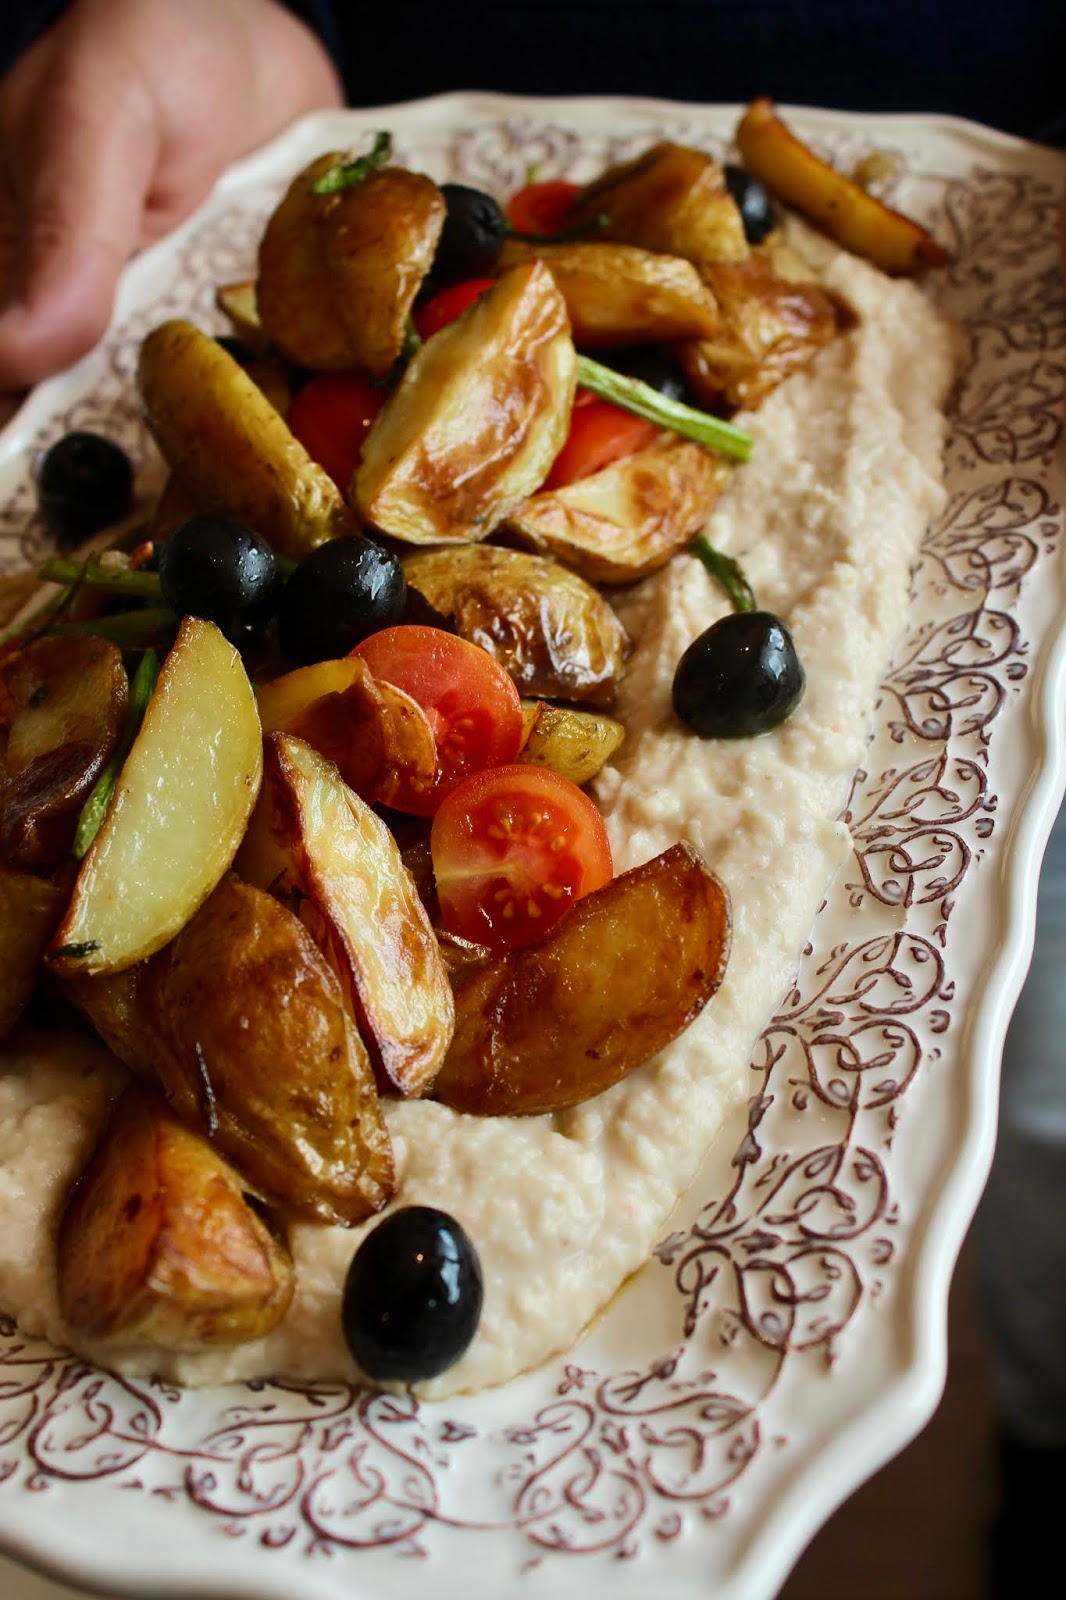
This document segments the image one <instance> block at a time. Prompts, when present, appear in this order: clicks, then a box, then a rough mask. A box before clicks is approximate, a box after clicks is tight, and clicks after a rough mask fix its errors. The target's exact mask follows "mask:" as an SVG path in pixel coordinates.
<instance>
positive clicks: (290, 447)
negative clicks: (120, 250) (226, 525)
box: [138, 320, 356, 560]
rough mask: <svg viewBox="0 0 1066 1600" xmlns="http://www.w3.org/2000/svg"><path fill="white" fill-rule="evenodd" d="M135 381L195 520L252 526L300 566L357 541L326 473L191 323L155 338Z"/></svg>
mask: <svg viewBox="0 0 1066 1600" xmlns="http://www.w3.org/2000/svg"><path fill="white" fill-rule="evenodd" d="M138 382H139V385H140V391H141V398H142V400H143V402H144V409H145V414H146V416H147V419H148V425H149V427H150V428H151V430H152V433H153V434H154V436H155V440H156V443H157V444H158V445H159V448H160V450H161V451H162V452H163V455H164V457H165V458H166V461H167V464H168V466H169V467H170V469H171V471H172V472H173V473H174V474H175V476H176V477H177V478H179V479H180V480H181V482H182V483H183V484H184V486H185V488H186V489H187V491H188V493H189V496H190V498H191V499H192V501H193V503H194V504H195V505H196V507H197V509H198V510H199V511H205V512H213V513H216V514H218V515H219V516H227V517H235V518H236V519H237V521H238V522H247V523H248V524H250V526H252V527H253V528H256V529H258V531H259V532H260V533H261V534H262V535H263V537H264V538H266V539H269V541H270V543H271V544H272V545H273V546H274V547H275V549H276V550H279V551H280V552H281V553H282V554H283V555H286V556H291V557H292V558H293V559H294V560H299V559H300V557H301V556H304V555H306V554H307V553H308V551H309V550H313V549H314V548H315V546H316V545H320V544H323V543H325V541H326V540H327V539H333V538H336V537H337V536H338V535H341V534H351V533H355V532H356V522H355V519H354V517H353V516H352V513H351V511H350V510H349V508H348V506H347V505H346V504H345V501H344V498H343V496H342V495H341V493H340V490H339V489H338V488H337V486H336V484H335V483H334V482H333V480H332V478H331V477H330V476H329V474H328V473H327V472H325V471H324V470H323V469H322V468H321V467H320V466H318V464H317V463H316V462H314V461H312V460H311V457H310V456H309V455H308V454H307V451H306V450H305V449H304V447H303V445H302V444H300V443H299V441H298V440H297V439H295V438H294V437H293V435H292V434H291V433H290V431H289V429H288V427H287V426H286V424H285V420H284V418H283V417H282V416H281V415H280V414H279V413H278V411H277V410H276V409H275V408H274V406H273V405H271V403H270V401H269V400H268V399H267V398H266V396H265V395H264V394H263V392H262V390H261V389H260V388H259V387H258V386H257V384H256V383H255V382H254V381H253V379H252V378H251V377H249V375H248V373H247V372H245V371H244V369H243V367H241V366H240V365H239V364H238V363H237V362H236V361H234V359H233V357H232V356H231V355H229V353H228V352H227V351H225V350H224V349H223V348H222V346H221V345H220V344H219V343H218V342H217V340H215V339H211V338H209V337H208V335H207V334H206V333H201V332H200V330H199V328H196V327H194V326H193V324H192V323H191V322H183V321H181V320H175V321H171V322H164V323H163V324H162V325H161V326H160V327H158V328H155V329H153V331H152V332H151V333H150V334H149V335H148V337H147V338H146V339H145V341H144V344H143V345H142V346H141V355H140V361H139V363H138Z"/></svg>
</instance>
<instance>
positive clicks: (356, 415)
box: [287, 372, 384, 494]
mask: <svg viewBox="0 0 1066 1600" xmlns="http://www.w3.org/2000/svg"><path fill="white" fill-rule="evenodd" d="M383 404H384V396H383V394H382V392H381V390H380V389H378V388H375V386H374V385H373V384H372V383H371V381H370V379H369V378H368V377H366V375H365V374H364V373H362V372H321V373H319V374H318V375H317V377H314V378H312V379H311V380H310V381H309V382H308V383H305V384H304V386H303V388H302V389H301V390H300V391H299V392H298V393H297V394H296V395H295V396H294V397H293V402H292V405H291V406H290V408H289V415H288V419H287V420H288V424H289V429H290V431H291V432H292V433H293V434H294V435H295V436H296V438H297V439H299V441H300V443H301V444H302V445H303V447H304V449H305V450H306V451H307V454H308V455H309V456H310V457H311V459H312V461H317V462H318V464H319V466H320V467H325V469H326V471H327V472H328V473H329V475H330V477H331V478H332V479H333V481H334V483H335V484H336V485H337V487H338V489H340V491H341V493H342V494H347V492H348V487H349V485H350V483H351V481H352V477H353V475H354V473H355V469H356V467H357V466H358V465H359V462H360V460H361V458H362V454H363V440H364V439H365V438H366V436H367V433H368V432H369V430H370V426H371V424H372V423H373V421H374V418H375V417H376V416H377V414H378V412H379V411H380V410H381V407H382V406H383Z"/></svg>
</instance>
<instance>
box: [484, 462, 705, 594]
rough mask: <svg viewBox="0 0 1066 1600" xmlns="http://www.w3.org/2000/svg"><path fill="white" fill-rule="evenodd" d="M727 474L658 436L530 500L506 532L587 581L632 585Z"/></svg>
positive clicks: (694, 519)
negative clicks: (562, 564)
mask: <svg viewBox="0 0 1066 1600" xmlns="http://www.w3.org/2000/svg"><path fill="white" fill-rule="evenodd" d="M730 471H731V468H730V467H729V465H728V464H727V463H726V462H725V461H724V460H723V459H722V458H721V457H719V456H714V455H711V454H710V453H709V452H708V451H707V450H704V449H703V447H702V445H698V444H692V443H691V442H690V441H689V440H687V439H679V438H678V437H677V435H676V434H672V433H670V434H665V433H664V434H663V436H662V437H661V438H659V439H656V440H654V441H653V442H652V443H651V444H650V445H648V446H646V448H645V449H643V450H637V451H635V452H634V454H633V455H630V456H624V457H622V459H621V460H619V461H615V462H613V463H612V464H611V465H610V466H609V467H603V468H602V469H601V470H600V471H599V472H593V473H591V474H590V475H589V477H587V478H578V479H577V480H576V481H575V482H574V483H568V484H566V485H565V487H564V488H561V489H542V490H541V492H540V493H539V494H535V495H531V496H530V498H529V499H528V500H526V501H525V502H524V503H523V504H522V505H520V506H518V507H517V508H516V510H514V511H513V512H512V513H511V515H510V516H509V517H508V518H507V523H506V532H507V533H508V534H510V535H512V536H514V537H515V538H517V539H519V540H521V542H522V543H523V544H525V545H528V546H530V547H531V548H532V549H533V550H536V551H539V552H540V554H541V555H545V556H553V557H554V558H555V560H556V561H561V562H565V563H566V565H567V566H569V567H573V568H574V569H575V571H577V572H579V573H580V574H581V575H582V577H584V578H587V579H588V580H589V582H591V583H635V582H636V581H637V580H638V579H639V578H646V577H647V576H648V574H649V573H652V572H657V571H658V569H659V568H660V567H663V566H665V565H666V563H667V562H668V561H669V559H670V557H671V556H672V555H674V554H676V552H677V551H678V550H682V549H684V547H685V545H687V544H688V543H689V542H690V540H691V539H692V538H693V537H694V536H695V535H696V534H697V533H698V532H699V531H700V529H701V528H702V527H703V526H704V524H705V523H706V521H707V518H708V517H709V516H710V514H711V508H712V507H713V505H714V502H715V501H716V500H717V498H718V496H719V494H721V492H722V490H723V489H724V488H725V485H726V484H727V483H728V481H729V473H730Z"/></svg>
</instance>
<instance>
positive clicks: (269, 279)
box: [255, 150, 355, 372]
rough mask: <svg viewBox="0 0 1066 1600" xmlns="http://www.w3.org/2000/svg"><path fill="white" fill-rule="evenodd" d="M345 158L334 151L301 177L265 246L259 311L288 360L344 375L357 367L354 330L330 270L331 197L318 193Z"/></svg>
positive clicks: (266, 233)
mask: <svg viewBox="0 0 1066 1600" xmlns="http://www.w3.org/2000/svg"><path fill="white" fill-rule="evenodd" d="M344 159H345V158H344V155H343V154H342V153H341V152H340V151H338V150H330V151H327V152H326V153H325V154H324V155H321V156H319V157H318V158H317V159H316V160H314V161H312V162H311V164H310V166H308V167H305V168H304V169H303V171H302V172H298V173H297V174H296V177H295V178H294V179H293V180H292V182H291V183H290V184H289V187H288V190H287V191H286V193H285V195H284V196H283V198H282V200H281V203H280V204H279V205H278V206H277V207H276V208H275V210H274V212H273V214H272V216H271V217H270V220H269V221H268V222H267V225H266V228H265V229H264V231H263V236H262V238H261V240H260V242H259V268H258V280H257V282H256V285H255V309H256V316H257V318H258V321H259V324H260V327H261V328H262V330H263V332H264V333H265V334H266V336H267V337H268V338H269V339H270V341H271V343H272V344H274V345H276V346H277V348H278V349H279V350H280V351H281V353H282V355H284V356H287V357H288V358H289V360H290V361H294V362H295V363H296V365H297V366H300V367H310V368H311V369H312V371H314V372H340V371H343V369H344V368H345V367H351V366H354V365H355V362H354V360H353V357H352V352H351V348H350V345H349V342H348V326H347V323H346V322H345V321H344V320H343V319H342V318H341V317H339V316H338V315H337V308H336V306H335V305H334V301H333V294H332V286H331V284H330V282H329V277H328V273H327V269H326V261H325V251H324V246H323V239H322V221H323V217H324V215H325V212H326V209H327V207H326V198H325V197H324V196H323V195H317V194H315V193H314V192H313V188H312V186H313V185H314V183H315V182H316V181H317V180H318V179H319V178H321V177H323V176H324V174H325V173H327V172H328V171H329V170H330V168H331V167H335V166H336V165H337V164H338V162H341V161H343V160H344Z"/></svg>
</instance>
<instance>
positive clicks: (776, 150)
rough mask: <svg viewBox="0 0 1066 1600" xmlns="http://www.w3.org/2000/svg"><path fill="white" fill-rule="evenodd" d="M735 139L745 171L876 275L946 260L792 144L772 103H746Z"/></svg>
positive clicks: (907, 223) (906, 222)
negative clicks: (877, 269)
mask: <svg viewBox="0 0 1066 1600" xmlns="http://www.w3.org/2000/svg"><path fill="white" fill-rule="evenodd" d="M736 137H737V148H738V149H739V151H740V154H741V157H742V159H743V161H744V165H745V167H746V168H747V169H748V171H749V172H750V173H751V174H752V176H753V177H756V178H758V179H759V181H760V183H763V184H765V185H766V187H767V189H769V191H770V193H771V194H774V195H777V197H778V198H779V199H780V200H783V201H784V202H785V204H786V205H790V206H794V207H795V209H796V210H797V211H801V212H802V213H803V214H804V216H806V217H808V218H809V219H810V220H811V222H813V223H816V224H817V226H818V227H820V228H822V229H824V231H825V232H826V233H828V234H829V236H830V238H832V239H835V240H836V241H837V243H838V244H842V245H843V246H844V248H845V249H846V250H851V251H853V252H854V253H855V254H856V255H860V256H865V257H866V258H867V260H868V261H872V262H873V264H874V266H876V267H880V268H881V271H882V272H889V273H894V274H897V275H900V274H902V275H905V276H909V275H912V274H915V273H919V272H925V271H927V270H928V269H929V268H931V267H943V266H946V265H947V263H948V261H950V259H951V257H950V256H949V255H948V252H947V251H946V250H945V249H944V248H943V246H942V245H940V244H938V243H937V241H936V240H935V239H934V238H933V236H932V234H930V233H929V232H927V230H926V229H925V228H923V227H922V226H921V225H920V224H919V223H917V222H915V221H914V220H913V218H911V217H905V216H904V215H903V214H902V213H901V212H899V211H894V210H893V209H892V207H891V206H886V205H885V204H884V203H883V202H882V201H880V200H877V199H875V198H874V196H873V195H871V194H867V192H866V190H865V189H863V188H861V187H860V186H859V184H857V183H855V182H853V181H852V179H851V178H847V177H845V176H844V174H843V173H842V172H836V171H835V170H834V169H833V168H832V167H831V166H829V165H828V163H827V162H825V161H823V160H822V159H821V158H820V157H819V156H816V155H815V153H814V151H813V150H812V149H810V147H809V146H808V145H805V144H804V143H803V141H802V140H801V139H797V137H796V135H795V134H794V133H792V131H791V130H790V129H789V128H788V127H786V126H785V124H784V123H783V122H782V121H781V118H780V117H779V116H778V115H777V110H776V107H775V106H774V103H773V101H772V100H768V99H766V98H763V99H759V100H753V101H752V103H751V105H750V106H749V107H748V109H747V111H746V112H745V113H744V116H743V117H742V118H741V120H740V124H739V126H738V128H737V136H736Z"/></svg>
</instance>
